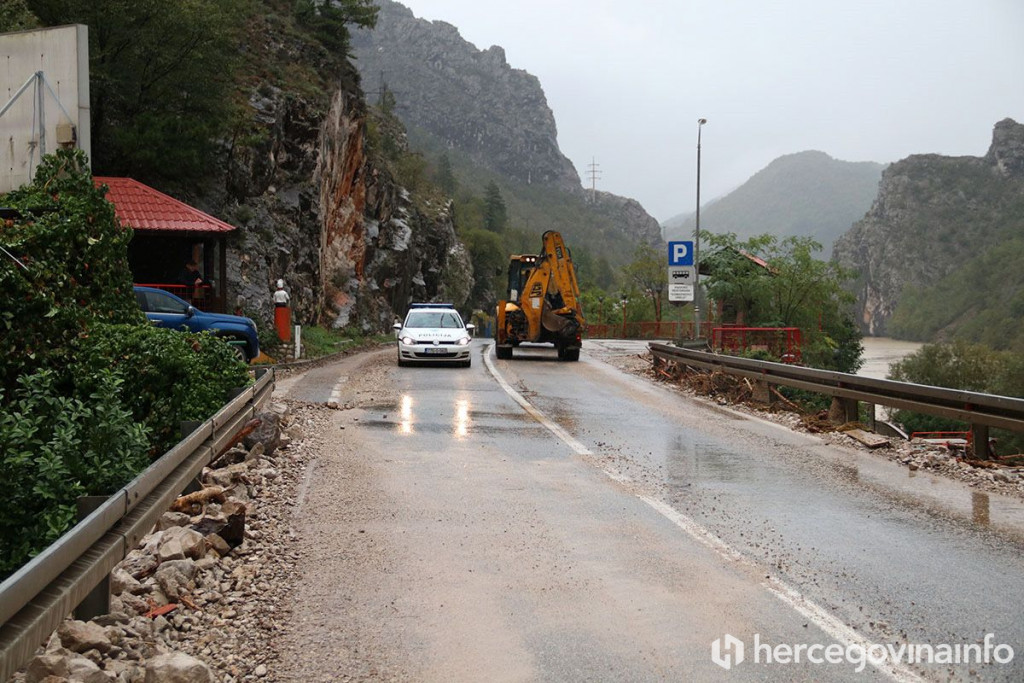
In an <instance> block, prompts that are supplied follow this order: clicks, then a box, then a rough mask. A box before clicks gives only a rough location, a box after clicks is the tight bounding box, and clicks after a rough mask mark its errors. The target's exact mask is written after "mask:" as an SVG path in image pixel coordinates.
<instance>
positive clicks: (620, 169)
mask: <svg viewBox="0 0 1024 683" xmlns="http://www.w3.org/2000/svg"><path fill="white" fill-rule="evenodd" d="M400 1H401V2H403V4H405V5H406V6H407V7H409V8H411V9H412V11H413V13H414V14H416V16H418V17H422V18H425V19H430V20H442V21H446V22H448V23H450V24H454V25H455V26H457V27H458V28H459V30H460V32H461V34H462V36H463V37H464V38H465V39H467V40H469V41H470V42H472V43H473V44H475V45H476V46H477V47H478V48H480V49H486V48H488V47H490V46H491V45H500V46H502V47H503V48H505V51H506V54H507V57H508V61H509V64H510V65H511V66H512V67H513V68H518V69H525V70H526V71H529V72H530V73H532V74H533V75H535V76H537V77H538V78H539V79H540V82H541V85H542V86H543V88H544V93H545V94H546V95H547V100H548V104H549V106H550V107H551V109H552V110H553V111H554V114H555V120H556V121H557V123H558V142H559V146H560V147H561V149H562V152H563V153H564V154H565V155H566V156H567V157H569V159H570V160H571V161H572V162H573V163H574V164H575V165H576V169H577V171H578V172H579V174H580V177H581V178H583V179H584V184H585V185H586V186H588V187H589V184H590V181H589V166H590V164H591V159H592V158H593V159H595V160H596V163H597V164H598V166H599V167H600V174H601V177H600V178H599V180H598V182H597V186H598V189H600V190H606V191H608V192H613V193H615V194H619V195H624V196H627V197H633V198H635V199H637V200H639V201H640V202H641V203H642V204H643V205H644V207H645V208H646V209H647V211H648V212H649V213H651V214H652V215H653V216H655V217H656V218H657V219H658V220H659V221H664V220H666V219H667V218H670V217H671V216H673V215H675V214H678V213H683V212H692V211H693V209H694V205H695V202H696V166H697V162H696V147H697V119H698V118H700V117H704V118H706V119H707V120H708V123H707V125H705V126H704V128H703V132H702V137H701V141H702V144H701V198H702V200H704V201H705V202H706V201H707V200H709V199H712V198H714V197H716V196H720V195H722V194H726V193H728V192H729V191H731V190H733V189H735V188H736V187H737V186H739V185H741V184H743V182H745V181H746V180H747V179H748V178H749V177H750V176H751V175H753V174H754V173H756V172H757V171H759V170H761V169H762V168H764V167H765V166H766V165H767V164H768V163H769V162H771V161H772V160H773V159H775V158H777V157H779V156H781V155H783V154H790V153H794V152H800V151H804V150H808V149H816V150H821V151H824V152H826V153H828V154H830V155H831V156H833V157H835V158H837V159H843V160H846V161H879V162H892V161H897V160H899V159H902V158H904V157H906V156H907V155H910V154H917V153H933V152H934V153H939V154H948V155H973V156H980V155H983V154H985V152H986V151H987V150H988V146H989V143H990V141H991V135H992V126H993V125H994V124H995V123H996V122H997V121H999V120H1001V119H1003V118H1006V117H1010V118H1013V119H1015V120H1016V121H1018V122H1021V123H1024V0H703V1H702V2H695V1H694V0H514V1H512V0H400Z"/></svg>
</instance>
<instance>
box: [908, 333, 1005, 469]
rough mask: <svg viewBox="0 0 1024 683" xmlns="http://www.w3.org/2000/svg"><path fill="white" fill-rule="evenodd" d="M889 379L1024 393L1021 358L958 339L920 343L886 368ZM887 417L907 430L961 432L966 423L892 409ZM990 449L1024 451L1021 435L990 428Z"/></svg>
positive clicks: (1002, 392) (974, 389) (968, 426)
mask: <svg viewBox="0 0 1024 683" xmlns="http://www.w3.org/2000/svg"><path fill="white" fill-rule="evenodd" d="M889 379H894V380H898V381H901V382H914V383H916V384H928V385H932V386H938V387H947V388H949V389H963V390H966V391H975V392H979V393H987V394H995V395H997V396H1012V397H1017V398H1020V397H1024V360H1022V359H1021V357H1020V355H1019V354H1016V353H1012V352H1008V351H994V350H992V349H991V348H989V347H987V346H984V345H982V344H971V343H968V342H965V341H962V340H955V341H953V342H948V343H941V344H925V345H924V346H922V347H921V348H920V349H918V350H917V351H916V352H914V353H913V354H911V355H909V356H907V357H906V358H904V359H903V360H901V361H899V362H898V363H893V365H892V366H891V367H890V369H889ZM893 419H894V420H896V421H897V422H899V423H901V424H902V425H903V426H904V428H905V429H906V431H907V432H908V433H909V432H934V431H967V430H968V429H970V425H968V424H967V423H966V422H961V421H959V420H953V419H949V418H944V417H938V416H935V415H926V414H923V413H915V412H913V411H910V410H898V411H895V412H894V413H893ZM990 434H991V436H992V437H994V438H996V439H997V447H996V452H997V453H998V454H999V455H1009V454H1013V453H1021V452H1024V434H1019V433H1014V432H1009V431H1005V430H999V429H993V430H991V432H990Z"/></svg>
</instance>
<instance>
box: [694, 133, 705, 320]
mask: <svg viewBox="0 0 1024 683" xmlns="http://www.w3.org/2000/svg"><path fill="white" fill-rule="evenodd" d="M707 122H708V120H707V119H697V220H696V226H695V227H694V229H693V275H694V277H693V338H694V339H700V256H699V254H700V129H701V127H702V126H703V125H704V124H705V123H707Z"/></svg>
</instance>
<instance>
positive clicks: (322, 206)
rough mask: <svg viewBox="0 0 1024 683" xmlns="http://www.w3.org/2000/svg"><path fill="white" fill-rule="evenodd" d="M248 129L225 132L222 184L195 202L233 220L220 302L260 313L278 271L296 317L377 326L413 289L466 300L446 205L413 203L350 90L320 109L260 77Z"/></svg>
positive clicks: (267, 306) (418, 294) (465, 267)
mask: <svg viewBox="0 0 1024 683" xmlns="http://www.w3.org/2000/svg"><path fill="white" fill-rule="evenodd" d="M249 104H250V107H251V111H252V116H253V122H254V126H255V130H256V131H257V132H256V133H255V134H254V135H252V136H249V138H247V139H246V140H236V141H232V142H231V143H230V144H229V145H228V153H227V155H226V161H225V164H224V166H223V168H221V169H218V173H217V176H218V177H219V178H220V180H222V181H223V182H222V184H218V185H216V186H215V187H216V189H214V190H213V191H212V192H210V193H209V194H207V195H205V196H203V197H198V198H195V199H194V203H196V205H198V206H200V207H201V208H203V209H204V210H208V211H210V213H213V214H215V215H219V216H222V217H225V218H226V219H227V220H230V221H231V222H232V223H233V224H234V225H237V226H239V230H238V231H237V232H236V233H235V234H234V235H232V237H231V238H230V240H229V249H228V273H227V279H228V282H229V283H230V286H231V290H229V306H230V305H232V304H234V305H237V307H238V308H239V309H242V310H244V311H246V312H247V313H249V314H254V315H257V316H259V317H261V318H263V319H264V320H267V319H269V317H270V315H271V313H272V309H271V303H270V294H271V293H272V292H273V283H274V282H275V281H276V280H277V279H278V278H282V279H284V280H285V282H286V283H287V288H288V289H289V290H290V291H291V294H292V303H293V308H294V309H295V315H296V318H297V320H299V321H300V322H303V323H307V324H308V323H314V322H315V323H320V324H329V325H333V326H335V327H343V326H350V325H351V326H355V327H357V328H361V329H362V330H364V331H367V332H369V331H381V330H385V329H387V328H388V327H389V326H390V323H391V321H392V319H393V317H394V315H395V314H396V313H402V312H404V311H405V309H406V307H407V305H408V303H409V302H410V301H413V300H432V299H434V298H441V299H445V300H448V301H453V302H454V303H456V304H457V305H461V304H463V303H464V302H465V300H466V297H467V296H468V292H469V290H470V288H471V287H472V273H471V266H470V262H469V258H468V256H467V254H466V252H465V249H464V248H463V247H462V245H461V244H460V243H459V242H458V240H457V239H456V236H455V231H454V227H453V224H452V220H451V215H450V212H449V210H448V207H446V206H439V207H429V206H428V207H426V208H427V210H424V209H423V208H421V207H417V206H416V205H415V204H414V203H413V201H412V198H411V197H410V196H409V194H408V193H407V192H406V191H405V190H403V189H402V188H401V187H398V186H397V185H396V184H395V182H394V181H393V180H392V178H391V177H390V175H389V174H388V172H387V171H386V170H385V169H384V168H383V166H382V165H381V164H378V163H376V162H375V161H374V160H373V159H372V158H371V156H370V155H369V154H368V153H367V149H366V147H365V132H366V112H365V107H364V105H363V101H362V98H361V95H360V94H358V93H354V92H345V91H343V90H338V91H337V92H335V93H334V95H333V97H332V98H331V100H330V102H329V104H328V106H327V107H326V109H324V108H322V105H321V103H318V102H313V101H310V100H308V99H304V98H303V97H300V96H297V95H295V94H294V93H285V92H283V91H280V90H278V89H275V88H270V87H263V88H261V89H260V90H259V92H256V93H253V94H252V96H251V98H250V101H249Z"/></svg>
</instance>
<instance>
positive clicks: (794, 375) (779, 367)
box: [649, 344, 1024, 443]
mask: <svg viewBox="0 0 1024 683" xmlns="http://www.w3.org/2000/svg"><path fill="white" fill-rule="evenodd" d="M649 347H650V349H651V353H652V354H653V355H654V357H655V358H656V359H658V360H660V361H670V362H674V363H680V364H682V365H688V366H692V367H697V368H702V369H705V370H720V371H721V372H725V373H728V374H732V375H738V376H740V377H747V378H748V379H751V380H756V381H760V382H765V383H767V384H777V385H782V386H788V387H794V388H796V389H804V390H807V391H812V392H816V393H819V394H826V395H828V396H833V397H837V398H840V399H845V400H847V401H851V402H854V401H864V402H866V403H873V404H877V405H884V406H889V407H890V408H899V409H904V410H912V411H915V412H918V413H926V414H928V415H939V416H942V417H948V418H952V419H955V420H961V421H963V422H967V423H969V424H970V425H971V431H972V432H974V433H975V439H976V443H985V442H987V441H988V437H987V434H986V435H984V436H983V438H977V437H978V435H979V434H981V433H982V432H983V431H984V430H987V428H988V427H998V428H1001V429H1008V430H1010V431H1015V432H1024V399H1020V398H1012V397H1008V396H994V395H992V394H980V393H977V392H973V391H963V390H960V389H946V388H943V387H933V386H927V385H924V384H912V383H910V382H896V381H893V380H889V379H874V378H871V377H860V376H858V375H849V374H846V373H843V372H833V371H830V370H816V369H814V368H805V367H800V366H797V365H786V364H784V363H772V362H769V361H762V360H753V359H750V358H740V357H737V356H727V355H722V354H717V353H708V352H706V351H694V350H690V349H684V348H679V347H676V346H669V345H667V344H650V345H649ZM852 414H853V415H856V411H855V410H854V411H853V413H852Z"/></svg>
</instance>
